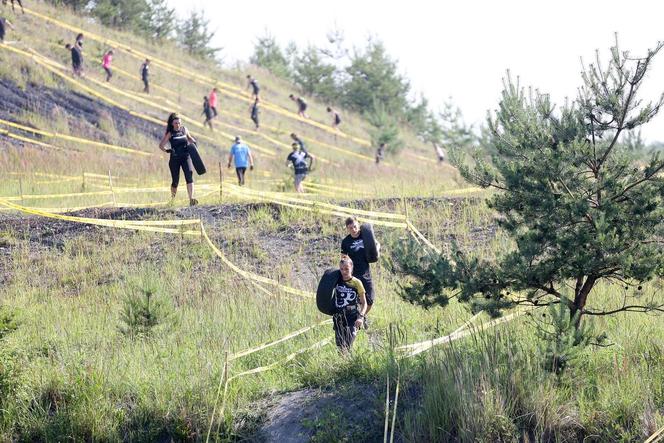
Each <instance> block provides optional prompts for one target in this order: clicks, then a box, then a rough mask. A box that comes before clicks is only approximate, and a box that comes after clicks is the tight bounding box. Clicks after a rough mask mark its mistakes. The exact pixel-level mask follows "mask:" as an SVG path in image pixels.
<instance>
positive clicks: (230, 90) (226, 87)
mask: <svg viewBox="0 0 664 443" xmlns="http://www.w3.org/2000/svg"><path fill="white" fill-rule="evenodd" d="M25 12H26V13H28V14H31V15H33V16H35V17H39V18H41V19H42V20H46V21H48V22H51V23H54V24H56V25H58V26H60V27H63V28H65V29H69V30H70V31H72V32H75V33H80V32H82V33H84V34H85V36H86V37H87V38H90V39H92V40H97V41H99V42H102V43H105V44H108V45H110V46H113V47H115V48H119V49H122V50H124V51H126V52H127V53H128V54H130V55H132V56H134V57H136V58H137V59H139V60H144V59H146V58H149V59H150V60H151V61H152V62H153V63H154V64H156V65H158V66H160V67H162V68H163V69H165V70H166V71H169V72H171V73H174V74H177V75H180V76H182V77H184V78H187V79H190V80H193V81H196V82H198V83H201V84H203V85H205V86H207V87H212V86H218V89H219V92H220V93H222V94H225V95H228V96H231V97H234V98H237V99H239V100H243V101H245V102H247V103H251V102H252V99H251V98H250V97H248V96H245V95H241V94H243V92H244V91H242V90H241V89H240V88H238V87H236V86H234V85H231V84H228V83H224V82H220V81H219V80H217V79H213V78H211V77H206V76H202V75H200V74H197V73H193V72H191V71H188V70H185V69H183V68H180V67H178V66H175V65H172V64H170V63H168V62H166V61H163V60H161V59H159V58H157V57H154V56H150V55H147V54H145V53H143V52H141V51H138V50H136V49H133V48H131V47H130V46H128V45H125V44H122V43H119V42H117V41H114V40H111V39H107V38H104V37H102V36H99V35H97V34H95V33H93V32H90V31H85V30H83V29H81V28H77V27H75V26H72V25H69V24H67V23H64V22H62V21H59V20H56V19H54V18H51V17H48V16H46V15H44V14H40V13H38V12H36V11H33V10H31V9H28V8H26V9H25ZM220 85H221V86H220ZM234 91H237V92H234ZM263 106H264V107H265V108H266V109H271V110H273V111H274V112H276V113H278V114H281V115H284V116H287V117H290V118H292V119H296V120H299V121H302V122H304V123H306V124H309V125H311V126H315V127H317V128H319V129H322V130H324V131H326V132H328V133H332V134H337V135H339V136H341V137H344V138H347V139H350V140H353V141H355V142H356V143H360V144H363V145H365V146H370V145H371V144H370V143H369V142H368V141H367V140H364V139H361V138H358V137H354V136H351V135H348V134H345V133H343V132H341V131H337V130H335V129H333V128H331V127H330V126H327V125H324V124H322V123H319V122H317V121H314V120H308V119H301V118H300V117H299V116H298V115H297V114H295V113H294V112H290V111H287V110H285V109H282V108H281V107H278V106H277V105H273V104H271V103H268V102H267V101H263Z"/></svg>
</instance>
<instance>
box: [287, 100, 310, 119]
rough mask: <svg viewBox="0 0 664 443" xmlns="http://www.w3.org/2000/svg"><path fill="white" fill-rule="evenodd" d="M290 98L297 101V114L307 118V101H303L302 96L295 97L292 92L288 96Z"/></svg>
mask: <svg viewBox="0 0 664 443" xmlns="http://www.w3.org/2000/svg"><path fill="white" fill-rule="evenodd" d="M288 97H289V98H290V99H291V100H293V101H294V102H295V103H297V115H299V116H300V117H302V118H309V117H307V113H306V111H307V106H308V105H307V102H306V101H304V99H303V98H302V97H295V96H294V95H293V94H291V95H289V96H288Z"/></svg>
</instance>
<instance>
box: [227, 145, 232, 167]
mask: <svg viewBox="0 0 664 443" xmlns="http://www.w3.org/2000/svg"><path fill="white" fill-rule="evenodd" d="M232 161H233V149H231V152H230V153H229V154H228V166H227V167H228V168H230V167H231V162H232Z"/></svg>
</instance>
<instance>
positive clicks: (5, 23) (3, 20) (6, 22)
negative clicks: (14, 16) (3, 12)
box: [0, 17, 14, 43]
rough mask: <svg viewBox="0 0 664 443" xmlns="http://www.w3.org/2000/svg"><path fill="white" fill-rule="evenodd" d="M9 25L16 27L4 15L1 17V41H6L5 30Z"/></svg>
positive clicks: (12, 27)
mask: <svg viewBox="0 0 664 443" xmlns="http://www.w3.org/2000/svg"><path fill="white" fill-rule="evenodd" d="M7 27H9V28H11V29H14V25H12V23H11V22H10V21H9V20H7V19H6V18H4V17H0V43H4V41H5V32H6V30H7Z"/></svg>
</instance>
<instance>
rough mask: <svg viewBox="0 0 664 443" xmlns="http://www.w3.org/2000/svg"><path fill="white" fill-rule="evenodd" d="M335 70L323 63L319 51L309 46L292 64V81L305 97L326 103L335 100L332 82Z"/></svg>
mask: <svg viewBox="0 0 664 443" xmlns="http://www.w3.org/2000/svg"><path fill="white" fill-rule="evenodd" d="M335 71H336V68H335V67H334V66H332V65H329V64H327V63H325V62H324V61H323V59H322V58H321V57H320V54H319V51H318V49H317V48H315V47H313V46H309V47H308V48H307V49H305V50H304V51H303V53H302V54H301V55H300V56H297V57H295V61H294V63H293V81H294V82H295V84H296V85H297V86H298V87H299V88H300V91H301V92H302V93H303V94H305V95H310V96H316V97H321V98H323V99H324V100H327V101H334V100H335V99H336V98H337V95H338V90H337V86H336V84H335V81H334V74H335Z"/></svg>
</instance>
